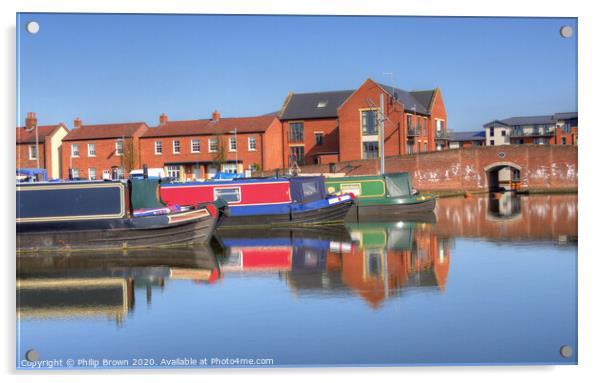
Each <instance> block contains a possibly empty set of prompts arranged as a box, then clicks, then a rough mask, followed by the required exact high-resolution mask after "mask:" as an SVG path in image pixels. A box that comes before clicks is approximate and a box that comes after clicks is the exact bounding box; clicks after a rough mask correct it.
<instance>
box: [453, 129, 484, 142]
mask: <svg viewBox="0 0 602 383" xmlns="http://www.w3.org/2000/svg"><path fill="white" fill-rule="evenodd" d="M449 140H450V141H482V140H485V131H484V130H475V131H470V132H452V133H451V137H450V138H449Z"/></svg>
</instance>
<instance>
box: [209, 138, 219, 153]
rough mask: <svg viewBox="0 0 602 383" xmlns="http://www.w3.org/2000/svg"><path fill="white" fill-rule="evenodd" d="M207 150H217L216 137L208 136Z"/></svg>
mask: <svg viewBox="0 0 602 383" xmlns="http://www.w3.org/2000/svg"><path fill="white" fill-rule="evenodd" d="M209 151H210V152H217V138H210V139H209Z"/></svg>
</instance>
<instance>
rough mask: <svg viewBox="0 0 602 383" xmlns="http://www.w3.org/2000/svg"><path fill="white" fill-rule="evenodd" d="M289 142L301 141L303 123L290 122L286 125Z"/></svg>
mask: <svg viewBox="0 0 602 383" xmlns="http://www.w3.org/2000/svg"><path fill="white" fill-rule="evenodd" d="M288 141H289V142H303V123H302V122H291V123H290V124H289V127H288Z"/></svg>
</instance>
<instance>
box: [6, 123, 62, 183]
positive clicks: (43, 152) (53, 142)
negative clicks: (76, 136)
mask: <svg viewBox="0 0 602 383" xmlns="http://www.w3.org/2000/svg"><path fill="white" fill-rule="evenodd" d="M68 132H69V130H68V129H67V127H66V126H65V125H64V124H63V123H60V124H57V125H38V119H37V117H36V114H35V113H34V112H29V113H27V118H26V119H25V126H21V127H17V131H16V144H17V162H16V165H17V168H44V169H46V171H47V173H48V178H61V145H62V139H63V137H65V136H66V135H67V133H68Z"/></svg>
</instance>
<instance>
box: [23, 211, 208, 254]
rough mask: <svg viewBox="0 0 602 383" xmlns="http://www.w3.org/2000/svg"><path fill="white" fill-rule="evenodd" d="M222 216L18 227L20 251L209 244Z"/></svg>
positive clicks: (205, 213) (190, 215)
mask: <svg viewBox="0 0 602 383" xmlns="http://www.w3.org/2000/svg"><path fill="white" fill-rule="evenodd" d="M218 218H219V215H218V214H216V215H212V214H210V213H209V212H208V211H207V210H206V209H202V210H191V211H188V212H184V213H174V214H167V215H160V216H148V217H134V218H121V219H119V218H118V219H104V220H89V221H68V222H31V223H19V224H17V251H18V252H42V251H57V250H61V251H62V250H108V249H135V248H147V247H169V246H182V245H191V244H196V243H206V242H208V241H209V240H210V239H211V236H212V234H213V232H214V231H215V228H216V224H217V222H218Z"/></svg>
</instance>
